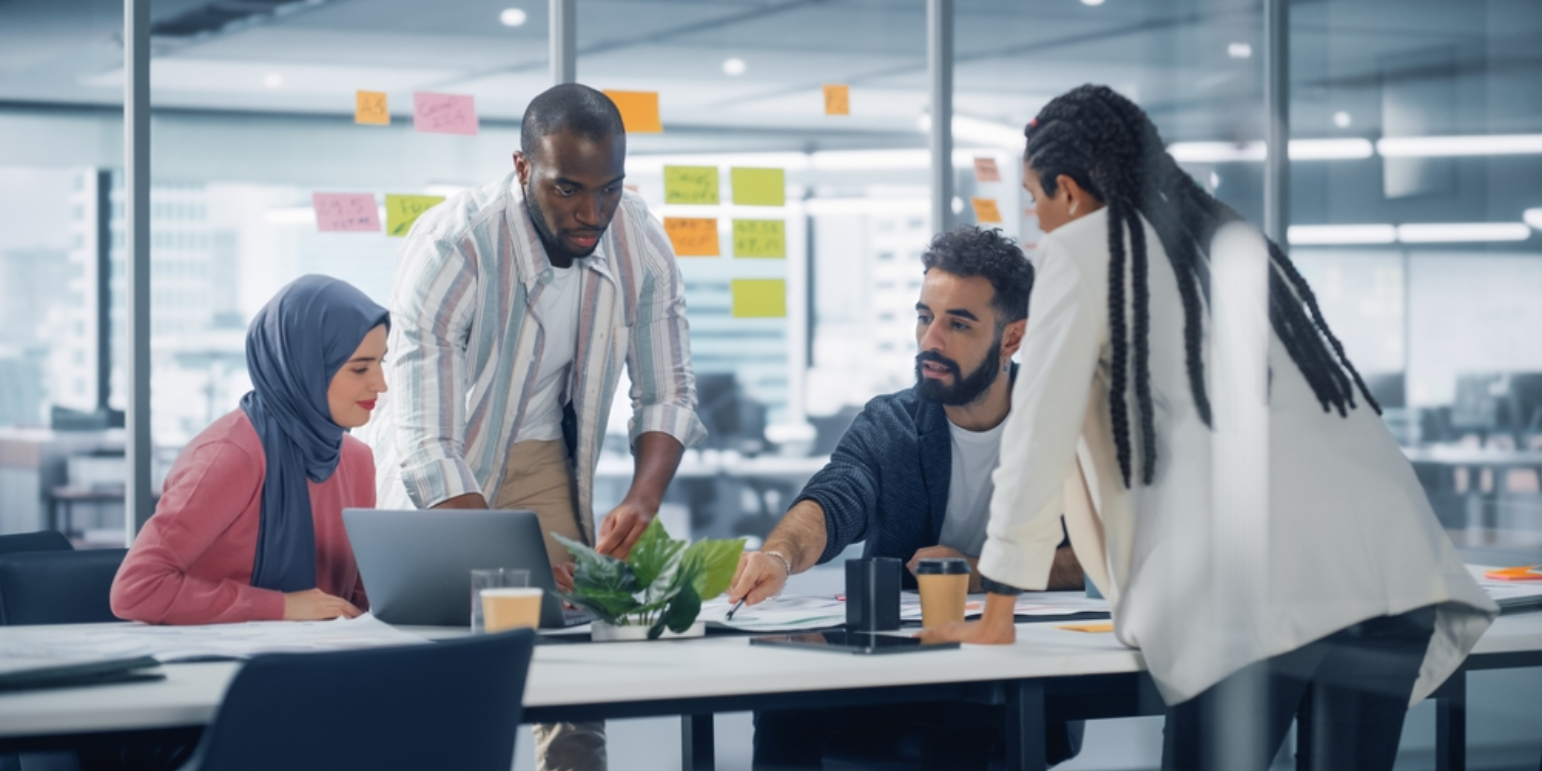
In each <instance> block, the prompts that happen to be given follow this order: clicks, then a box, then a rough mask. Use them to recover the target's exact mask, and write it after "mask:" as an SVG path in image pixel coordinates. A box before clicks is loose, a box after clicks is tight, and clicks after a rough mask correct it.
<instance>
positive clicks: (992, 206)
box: [969, 198, 1001, 222]
mask: <svg viewBox="0 0 1542 771" xmlns="http://www.w3.org/2000/svg"><path fill="white" fill-rule="evenodd" d="M969 203H970V205H972V206H974V220H975V222H1000V221H1001V211H1000V210H998V209H997V208H996V199H994V198H971V199H969Z"/></svg>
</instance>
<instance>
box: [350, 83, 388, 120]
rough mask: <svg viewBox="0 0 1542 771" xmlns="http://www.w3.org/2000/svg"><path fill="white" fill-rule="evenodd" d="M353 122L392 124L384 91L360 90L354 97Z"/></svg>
mask: <svg viewBox="0 0 1542 771" xmlns="http://www.w3.org/2000/svg"><path fill="white" fill-rule="evenodd" d="M353 122H354V123H362V124H365V125H369V126H389V125H391V112H390V110H387V109H386V95H385V92H384V91H359V92H356V94H355V97H354V107H353Z"/></svg>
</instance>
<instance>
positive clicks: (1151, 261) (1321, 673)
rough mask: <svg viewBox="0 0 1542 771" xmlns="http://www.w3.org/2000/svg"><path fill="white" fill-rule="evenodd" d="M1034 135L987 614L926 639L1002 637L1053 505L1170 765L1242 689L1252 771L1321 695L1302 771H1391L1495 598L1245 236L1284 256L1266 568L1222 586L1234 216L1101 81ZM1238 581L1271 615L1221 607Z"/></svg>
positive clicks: (1333, 356)
mask: <svg viewBox="0 0 1542 771" xmlns="http://www.w3.org/2000/svg"><path fill="white" fill-rule="evenodd" d="M1026 134H1027V138H1028V144H1027V152H1026V154H1025V157H1024V168H1023V185H1024V187H1025V188H1026V189H1027V190H1028V192H1029V193H1031V194H1032V195H1033V198H1034V201H1035V205H1036V207H1037V210H1038V216H1039V223H1040V227H1041V228H1042V229H1043V230H1044V231H1045V233H1046V235H1045V237H1044V238H1043V239H1042V240H1041V241H1040V243H1039V249H1038V259H1037V262H1038V280H1037V281H1036V282H1035V284H1034V290H1033V297H1032V302H1031V307H1032V309H1033V311H1032V317H1031V318H1030V319H1029V320H1028V330H1027V334H1026V337H1025V339H1024V341H1023V347H1022V357H1023V367H1022V370H1021V373H1020V374H1019V376H1018V378H1017V382H1016V384H1015V386H1014V393H1013V395H1012V405H1013V407H1012V414H1011V415H1010V416H1009V417H1008V418H1007V424H1006V429H1005V433H1004V434H1003V438H1002V449H1001V465H1000V466H999V467H998V468H997V470H996V473H995V477H994V481H995V486H996V491H995V497H994V498H993V499H992V503H991V521H990V526H989V540H988V541H987V543H986V545H985V548H984V551H983V553H982V555H981V557H980V563H979V564H980V572H981V574H982V575H983V576H984V577H985V579H986V581H985V586H986V590H987V592H988V593H989V594H988V598H987V602H986V608H985V612H984V615H983V617H982V619H981V620H980V621H977V622H971V623H967V624H959V625H955V626H952V627H946V628H944V629H941V630H938V631H937V632H932V633H928V636H930V637H934V638H939V639H954V640H963V641H966V642H978V643H1009V642H1012V641H1013V640H1014V639H1015V631H1014V628H1013V625H1012V617H1013V614H1012V606H1013V601H1012V600H1013V598H1012V595H1014V594H1016V593H1017V592H1018V591H1021V590H1024V589H1043V588H1044V586H1045V581H1046V579H1047V578H1048V576H1049V570H1050V564H1051V562H1052V560H1053V557H1054V552H1055V547H1056V545H1057V544H1058V543H1059V542H1060V539H1061V528H1060V518H1061V517H1060V515H1061V514H1062V512H1063V513H1064V516H1065V521H1066V527H1067V529H1068V531H1069V533H1070V537H1071V541H1072V545H1073V546H1074V547H1075V549H1076V554H1077V557H1078V558H1079V559H1080V560H1081V563H1082V565H1083V567H1084V569H1086V571H1087V575H1088V577H1089V578H1090V579H1092V580H1093V581H1094V583H1096V584H1097V586H1098V587H1099V588H1100V589H1102V590H1103V592H1104V594H1105V595H1106V596H1108V598H1109V599H1110V602H1111V603H1112V606H1113V617H1114V627H1115V632H1116V634H1117V635H1118V637H1119V639H1120V640H1121V641H1123V642H1124V643H1125V644H1127V645H1130V646H1132V647H1137V648H1140V649H1141V652H1142V654H1143V656H1144V658H1145V661H1146V665H1147V666H1148V667H1149V669H1150V671H1151V675H1152V677H1153V678H1154V679H1155V681H1156V683H1157V685H1158V687H1159V689H1160V690H1161V692H1162V695H1163V697H1164V699H1165V700H1166V701H1167V703H1168V705H1169V707H1168V720H1167V729H1166V741H1165V744H1164V752H1163V768H1164V769H1196V768H1219V767H1221V766H1220V765H1218V764H1219V762H1220V761H1219V760H1218V756H1217V755H1216V754H1215V753H1213V752H1212V751H1211V746H1212V745H1213V744H1214V742H1216V741H1217V740H1218V736H1217V734H1218V733H1219V732H1218V731H1211V730H1210V727H1211V726H1212V725H1213V724H1214V721H1216V720H1217V719H1218V718H1221V717H1223V716H1224V714H1223V709H1224V708H1222V707H1220V706H1219V705H1220V704H1222V703H1228V702H1227V699H1229V698H1230V697H1229V696H1228V695H1227V694H1229V693H1234V692H1235V691H1234V689H1235V688H1237V687H1239V686H1238V685H1237V684H1238V683H1247V682H1251V683H1259V684H1262V685H1263V689H1264V690H1263V693H1264V694H1265V698H1266V705H1265V706H1264V707H1263V709H1262V714H1259V715H1250V717H1257V718H1259V719H1260V720H1261V727H1262V728H1263V729H1264V734H1263V737H1262V739H1263V742H1264V745H1263V746H1260V747H1258V754H1257V755H1256V758H1257V763H1256V764H1254V766H1253V767H1255V768H1259V769H1262V768H1265V767H1266V766H1267V765H1268V763H1269V759H1270V758H1272V757H1273V753H1274V750H1275V749H1277V748H1278V746H1279V744H1280V742H1281V740H1282V739H1283V736H1284V733H1285V730H1286V728H1287V727H1288V726H1289V723H1290V720H1291V718H1292V717H1293V716H1294V715H1295V713H1296V709H1297V707H1298V706H1300V704H1301V703H1302V700H1303V699H1305V698H1308V694H1311V696H1310V698H1312V699H1313V714H1314V719H1313V725H1312V746H1313V748H1314V749H1313V754H1314V756H1316V757H1315V758H1314V762H1315V765H1314V766H1313V768H1318V769H1322V768H1346V769H1348V768H1353V769H1362V770H1363V769H1391V768H1392V763H1393V760H1394V758H1395V756H1396V752H1397V745H1398V738H1399V735H1400V732H1401V728H1402V723H1403V717H1404V714H1405V713H1406V711H1407V708H1408V706H1409V704H1410V703H1411V702H1416V701H1418V700H1420V699H1423V698H1424V697H1425V696H1427V695H1429V693H1430V692H1431V691H1433V690H1434V689H1435V688H1436V687H1437V686H1438V685H1439V684H1440V683H1441V682H1442V681H1443V680H1444V679H1445V678H1446V677H1447V676H1448V675H1449V674H1451V673H1452V672H1453V671H1454V670H1455V669H1456V668H1457V667H1458V666H1460V664H1461V662H1462V660H1463V658H1464V657H1465V656H1466V654H1467V652H1468V651H1469V650H1470V649H1471V648H1472V645H1473V644H1474V643H1475V642H1476V641H1477V638H1478V637H1479V636H1480V635H1481V634H1482V633H1483V630H1484V629H1486V628H1487V627H1488V624H1489V623H1490V622H1491V621H1492V619H1493V617H1494V615H1495V614H1496V612H1497V608H1496V607H1495V606H1494V604H1493V602H1491V601H1490V600H1489V599H1488V597H1487V596H1486V595H1485V594H1484V593H1483V591H1482V590H1481V589H1480V588H1479V587H1478V586H1477V584H1476V582H1475V581H1474V580H1473V579H1472V578H1471V576H1469V575H1468V573H1467V572H1466V570H1465V568H1464V567H1463V565H1462V563H1461V561H1460V560H1459V559H1458V558H1457V555H1456V553H1455V550H1454V549H1453V548H1452V546H1451V544H1450V542H1449V540H1448V539H1447V538H1446V535H1445V533H1444V532H1443V531H1442V530H1441V528H1440V525H1439V523H1438V522H1437V521H1436V519H1435V516H1434V513H1433V511H1432V510H1431V509H1430V506H1429V503H1428V501H1427V500H1426V498H1425V495H1424V492H1423V490H1422V489H1421V488H1420V486H1419V483H1418V480H1417V479H1416V478H1415V476H1414V474H1413V470H1412V469H1411V467H1410V466H1409V464H1408V462H1407V460H1405V459H1404V457H1403V455H1402V453H1401V451H1400V450H1399V448H1398V446H1397V444H1396V443H1395V442H1394V441H1393V439H1392V436H1391V434H1390V433H1389V432H1388V431H1387V429H1386V427H1385V426H1384V425H1383V424H1382V422H1381V420H1380V418H1379V413H1380V408H1379V407H1378V406H1377V404H1376V401H1375V400H1374V399H1373V398H1372V397H1371V394H1370V392H1369V391H1367V389H1366V387H1365V384H1364V383H1363V382H1362V380H1361V378H1360V375H1359V373H1357V372H1356V371H1355V368H1354V366H1353V365H1352V364H1351V363H1350V361H1349V358H1348V357H1347V356H1346V355H1345V353H1344V349H1343V347H1342V346H1341V345H1340V344H1339V341H1338V339H1337V338H1335V337H1334V336H1333V333H1332V331H1330V330H1329V328H1328V325H1327V323H1326V322H1325V321H1324V320H1323V317H1322V313H1321V312H1320V311H1319V309H1318V306H1317V301H1316V299H1315V298H1314V297H1313V295H1312V290H1311V288H1310V287H1309V286H1307V283H1306V281H1305V280H1304V279H1303V278H1302V277H1301V274H1300V273H1299V272H1298V271H1297V270H1296V268H1295V266H1294V265H1293V264H1292V263H1291V261H1290V258H1289V257H1288V256H1286V254H1285V252H1284V251H1283V250H1282V249H1281V248H1280V247H1279V246H1277V245H1276V244H1273V243H1268V242H1267V240H1266V239H1262V238H1261V237H1260V236H1258V235H1257V234H1256V232H1252V231H1249V232H1250V233H1252V235H1251V236H1250V238H1251V239H1257V240H1256V241H1254V243H1256V244H1259V245H1260V246H1261V245H1263V244H1267V249H1268V254H1269V282H1268V287H1269V289H1268V292H1269V321H1270V326H1271V327H1272V333H1271V335H1270V340H1269V350H1268V363H1269V381H1268V382H1269V386H1268V387H1269V397H1268V398H1269V404H1268V409H1269V448H1268V452H1269V464H1270V465H1269V482H1268V484H1269V494H1268V495H1269V497H1268V500H1269V508H1268V512H1267V515H1268V519H1267V525H1268V538H1267V547H1266V548H1267V564H1266V565H1264V566H1259V574H1258V575H1247V576H1239V575H1225V574H1223V572H1222V570H1221V568H1220V567H1219V565H1220V564H1221V563H1222V562H1223V560H1221V559H1218V556H1219V555H1222V554H1223V552H1224V551H1225V550H1227V549H1228V548H1229V547H1230V548H1236V547H1235V545H1234V544H1226V543H1220V542H1216V541H1214V540H1212V535H1211V534H1212V532H1213V530H1212V526H1211V523H1212V521H1214V520H1213V517H1228V516H1248V515H1251V514H1252V512H1240V513H1239V512H1233V511H1212V508H1211V490H1212V483H1211V446H1212V444H1211V442H1212V427H1213V424H1214V418H1213V416H1212V413H1211V408H1210V396H1209V393H1208V391H1207V370H1206V351H1207V348H1208V340H1209V325H1210V323H1211V321H1210V318H1209V299H1210V292H1211V291H1212V287H1211V286H1210V281H1209V265H1210V263H1211V260H1212V259H1222V256H1221V255H1213V254H1211V253H1210V245H1211V242H1212V240H1213V239H1214V238H1215V235H1216V233H1217V231H1218V230H1220V229H1221V228H1222V227H1223V226H1228V225H1231V226H1233V227H1234V228H1235V227H1241V224H1240V223H1241V222H1242V220H1241V217H1240V216H1238V215H1237V213H1236V212H1234V211H1232V210H1231V209H1230V208H1229V207H1227V206H1226V205H1225V204H1223V203H1221V202H1219V201H1217V200H1216V199H1215V198H1213V197H1212V196H1210V195H1209V194H1208V193H1206V192H1205V191H1204V190H1203V189H1202V188H1201V187H1199V186H1198V185H1197V184H1195V183H1194V181H1193V180H1192V179H1190V178H1189V176H1188V175H1187V174H1186V173H1185V172H1183V171H1182V170H1181V169H1180V168H1178V166H1177V164H1176V163H1175V162H1174V161H1173V158H1172V156H1170V155H1168V153H1167V151H1166V148H1165V146H1164V145H1163V143H1162V139H1161V137H1160V136H1158V134H1157V131H1156V128H1155V127H1154V126H1153V125H1152V123H1151V121H1150V119H1148V118H1147V116H1146V115H1145V113H1144V112H1142V111H1141V109H1140V108H1139V107H1137V106H1136V105H1135V104H1134V103H1133V102H1131V101H1129V100H1128V99H1125V98H1124V97H1122V96H1120V95H1118V94H1116V93H1114V92H1113V91H1112V90H1110V89H1108V88H1106V87H1102V86H1083V87H1081V88H1077V89H1075V90H1073V91H1070V92H1068V93H1066V94H1064V95H1061V96H1060V97H1057V98H1056V99H1054V100H1053V101H1051V102H1050V103H1049V104H1048V105H1046V106H1045V107H1044V109H1043V111H1041V112H1040V113H1039V115H1038V117H1037V118H1035V119H1034V120H1033V122H1031V123H1030V124H1028V128H1027V131H1026ZM1214 291H1220V289H1219V288H1215V289H1214ZM1223 419H1224V418H1223ZM1238 583H1250V584H1251V585H1254V586H1258V587H1261V592H1262V593H1264V596H1266V597H1267V601H1266V602H1262V603H1247V604H1243V605H1242V606H1240V607H1239V606H1238V605H1239V603H1237V602H1235V601H1230V602H1229V603H1228V600H1229V598H1230V597H1233V596H1236V594H1235V592H1234V591H1232V589H1233V588H1234V586H1235V585H1236V584H1238ZM1308 686H1312V687H1311V688H1308ZM1235 768H1237V766H1236V765H1229V766H1227V769H1228V771H1232V769H1235Z"/></svg>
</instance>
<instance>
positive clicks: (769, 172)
mask: <svg viewBox="0 0 1542 771" xmlns="http://www.w3.org/2000/svg"><path fill="white" fill-rule="evenodd" d="M728 177H729V179H730V180H731V181H732V183H733V186H734V205H735V206H786V205H787V175H786V174H784V173H783V172H782V170H781V169H751V168H739V167H737V166H736V167H734V168H732V169H730V170H729V173H728Z"/></svg>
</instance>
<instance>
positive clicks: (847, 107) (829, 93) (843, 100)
mask: <svg viewBox="0 0 1542 771" xmlns="http://www.w3.org/2000/svg"><path fill="white" fill-rule="evenodd" d="M825 114H826V115H850V114H851V86H848V85H845V84H838V83H826V84H825Z"/></svg>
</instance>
